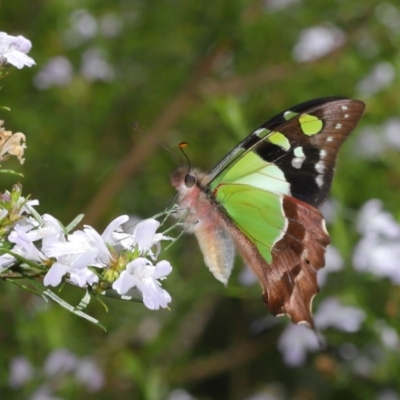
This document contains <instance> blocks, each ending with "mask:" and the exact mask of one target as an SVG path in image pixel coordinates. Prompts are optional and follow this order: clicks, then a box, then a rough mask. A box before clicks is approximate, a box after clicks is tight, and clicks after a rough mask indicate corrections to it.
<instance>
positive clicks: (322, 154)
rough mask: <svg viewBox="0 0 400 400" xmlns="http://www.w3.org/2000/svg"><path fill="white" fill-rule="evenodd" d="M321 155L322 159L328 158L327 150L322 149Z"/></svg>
mask: <svg viewBox="0 0 400 400" xmlns="http://www.w3.org/2000/svg"><path fill="white" fill-rule="evenodd" d="M319 154H320V155H321V158H324V157H326V150H324V149H322V150H321V152H320V153H319Z"/></svg>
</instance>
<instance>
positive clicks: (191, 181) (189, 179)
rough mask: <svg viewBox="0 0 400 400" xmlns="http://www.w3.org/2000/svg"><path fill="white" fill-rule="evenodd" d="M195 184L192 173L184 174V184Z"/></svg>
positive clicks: (189, 186)
mask: <svg viewBox="0 0 400 400" xmlns="http://www.w3.org/2000/svg"><path fill="white" fill-rule="evenodd" d="M195 184H196V177H195V176H194V175H192V174H186V176H185V186H186V187H188V188H191V187H192V186H194V185H195Z"/></svg>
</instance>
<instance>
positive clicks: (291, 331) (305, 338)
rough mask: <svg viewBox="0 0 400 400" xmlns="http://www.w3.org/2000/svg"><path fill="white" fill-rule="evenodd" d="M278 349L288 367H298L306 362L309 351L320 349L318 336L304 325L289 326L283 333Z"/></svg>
mask: <svg viewBox="0 0 400 400" xmlns="http://www.w3.org/2000/svg"><path fill="white" fill-rule="evenodd" d="M278 348H279V350H280V351H281V353H282V354H283V359H284V361H285V363H286V364H287V365H290V366H292V367H298V366H300V365H303V364H304V363H305V361H306V356H307V352H308V351H316V350H318V349H319V348H320V345H319V343H318V338H317V335H316V334H315V332H314V331H312V330H311V329H309V328H307V327H305V326H304V325H288V326H287V327H286V328H285V330H284V331H283V332H282V334H281V336H280V338H279V342H278Z"/></svg>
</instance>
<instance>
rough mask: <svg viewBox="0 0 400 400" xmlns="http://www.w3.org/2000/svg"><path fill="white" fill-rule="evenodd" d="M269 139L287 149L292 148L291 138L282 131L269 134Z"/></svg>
mask: <svg viewBox="0 0 400 400" xmlns="http://www.w3.org/2000/svg"><path fill="white" fill-rule="evenodd" d="M267 140H268V142H270V143H272V144H276V145H277V146H279V147H280V148H282V149H283V150H285V151H289V150H290V142H289V139H288V138H287V137H286V136H284V135H282V133H280V132H273V133H272V135H271V136H268V139H267Z"/></svg>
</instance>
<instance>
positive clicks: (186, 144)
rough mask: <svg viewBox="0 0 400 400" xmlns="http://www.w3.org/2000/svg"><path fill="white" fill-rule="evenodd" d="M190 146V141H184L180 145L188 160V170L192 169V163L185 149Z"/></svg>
mask: <svg viewBox="0 0 400 400" xmlns="http://www.w3.org/2000/svg"><path fill="white" fill-rule="evenodd" d="M188 146H189V144H188V142H182V143H179V145H178V147H179V150H180V151H181V152H182V153H183V155H184V156H185V158H186V161H187V162H188V170H189V171H190V170H191V169H192V163H191V162H190V158H189V157H188V155H187V154H186V153H185V150H184V149H185V148H186V147H188Z"/></svg>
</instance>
